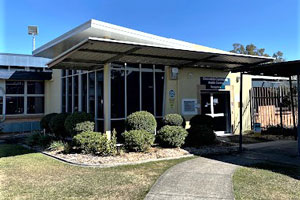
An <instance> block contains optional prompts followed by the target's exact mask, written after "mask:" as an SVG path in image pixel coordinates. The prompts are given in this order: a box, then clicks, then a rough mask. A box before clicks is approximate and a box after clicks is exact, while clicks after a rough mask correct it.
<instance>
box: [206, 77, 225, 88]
mask: <svg viewBox="0 0 300 200" xmlns="http://www.w3.org/2000/svg"><path fill="white" fill-rule="evenodd" d="M200 84H201V85H205V86H206V89H225V86H226V85H230V78H223V77H200Z"/></svg>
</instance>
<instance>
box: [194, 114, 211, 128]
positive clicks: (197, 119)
mask: <svg viewBox="0 0 300 200" xmlns="http://www.w3.org/2000/svg"><path fill="white" fill-rule="evenodd" d="M190 125H191V127H193V126H198V125H206V126H208V127H211V128H212V127H213V118H212V117H210V116H207V115H195V116H194V117H192V118H191V120H190Z"/></svg>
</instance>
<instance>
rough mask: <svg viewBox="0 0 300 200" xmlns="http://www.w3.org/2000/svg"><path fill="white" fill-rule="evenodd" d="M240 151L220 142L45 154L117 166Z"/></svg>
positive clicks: (46, 152)
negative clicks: (107, 152) (104, 153)
mask: <svg viewBox="0 0 300 200" xmlns="http://www.w3.org/2000/svg"><path fill="white" fill-rule="evenodd" d="M237 151H238V147H237V146H235V145H231V144H228V143H222V142H219V143H217V144H215V145H210V146H202V147H184V148H161V147H151V148H150V149H149V150H148V151H147V152H121V153H120V154H119V155H116V156H97V155H93V154H82V153H69V154H66V153H63V152H61V151H44V153H45V154H47V155H50V156H52V157H55V158H58V159H60V160H63V161H66V162H69V163H73V164H79V165H88V166H115V165H123V164H134V163H144V162H149V161H155V160H165V159H172V158H181V157H187V156H193V155H199V156H204V155H213V154H228V153H234V152H237Z"/></svg>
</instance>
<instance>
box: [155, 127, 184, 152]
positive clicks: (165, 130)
mask: <svg viewBox="0 0 300 200" xmlns="http://www.w3.org/2000/svg"><path fill="white" fill-rule="evenodd" d="M187 135H188V132H187V131H186V130H185V129H184V128H183V127H182V126H170V125H166V126H164V127H162V128H161V129H160V130H159V131H158V132H157V141H158V143H159V144H160V145H161V146H164V147H181V146H182V145H183V144H184V141H185V138H186V136H187Z"/></svg>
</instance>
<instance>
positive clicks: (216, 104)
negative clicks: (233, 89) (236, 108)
mask: <svg viewBox="0 0 300 200" xmlns="http://www.w3.org/2000/svg"><path fill="white" fill-rule="evenodd" d="M201 113H202V114H204V115H208V116H211V117H212V118H213V122H214V131H215V133H216V134H217V135H219V134H224V133H231V120H230V93H229V92H227V91H221V92H220V91H216V92H207V91H205V92H201Z"/></svg>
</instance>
